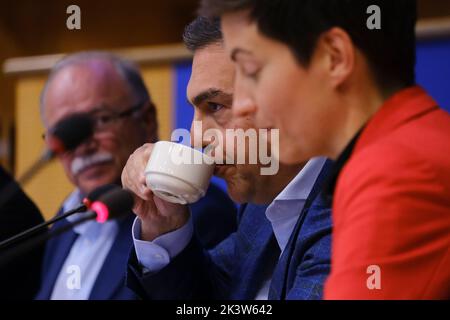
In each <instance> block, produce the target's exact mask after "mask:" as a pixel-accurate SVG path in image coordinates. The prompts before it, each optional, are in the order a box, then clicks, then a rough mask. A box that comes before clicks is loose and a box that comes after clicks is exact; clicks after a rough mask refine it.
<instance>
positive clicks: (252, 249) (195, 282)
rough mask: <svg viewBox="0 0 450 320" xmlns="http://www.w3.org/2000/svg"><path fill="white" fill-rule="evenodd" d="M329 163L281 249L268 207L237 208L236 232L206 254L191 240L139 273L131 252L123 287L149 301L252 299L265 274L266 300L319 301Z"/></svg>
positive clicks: (325, 269)
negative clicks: (155, 267) (157, 267)
mask: <svg viewBox="0 0 450 320" xmlns="http://www.w3.org/2000/svg"><path fill="white" fill-rule="evenodd" d="M330 167H331V163H330V162H327V163H326V165H325V166H324V168H323V169H322V172H321V173H320V175H319V177H318V179H317V181H316V183H315V185H314V188H313V190H312V191H311V193H310V195H309V197H308V200H307V201H306V204H305V206H304V208H303V210H302V212H301V214H300V216H299V219H298V221H297V223H296V226H295V228H294V231H293V233H292V235H291V237H290V240H289V242H288V244H287V246H286V249H285V250H284V252H283V254H282V256H281V257H280V256H279V253H280V249H279V247H278V244H277V243H276V239H275V236H274V234H273V230H272V226H271V224H270V222H269V221H268V220H267V218H266V216H265V210H266V206H255V205H246V206H243V207H241V210H240V214H239V219H240V221H239V226H238V230H237V231H236V232H235V233H233V234H232V235H230V236H229V237H228V238H227V239H225V240H224V241H223V242H222V243H220V244H219V245H218V246H217V247H215V248H214V249H212V250H210V251H209V252H207V251H205V250H204V249H203V248H202V247H201V245H200V244H199V242H198V241H197V240H196V239H195V238H193V239H192V241H191V242H190V243H189V245H188V246H187V247H186V249H185V250H184V251H182V252H181V253H180V254H179V255H178V256H177V257H175V258H174V259H173V260H172V261H171V263H170V264H169V265H168V266H166V267H165V268H164V269H163V270H161V271H160V272H158V273H155V274H143V273H142V270H141V268H140V267H139V265H138V261H137V258H136V254H135V252H134V250H132V251H131V255H130V261H129V270H128V279H127V285H128V286H129V287H130V288H131V289H132V290H133V291H135V292H136V294H138V295H139V296H140V297H142V298H147V299H164V300H165V299H242V300H245V299H254V298H255V296H256V294H257V292H258V290H259V289H260V286H261V285H262V283H263V281H264V280H265V279H266V278H267V272H268V271H269V272H270V271H271V269H270V268H271V267H273V266H274V265H276V267H275V270H274V272H273V274H272V282H271V288H270V292H269V299H320V298H321V297H322V289H323V283H324V281H325V279H326V277H327V275H328V273H329V271H330V247H331V230H332V225H331V210H330V203H329V201H328V200H327V199H326V198H324V197H322V193H321V191H322V186H323V184H324V182H325V180H326V178H327V176H328V175H329V171H330Z"/></svg>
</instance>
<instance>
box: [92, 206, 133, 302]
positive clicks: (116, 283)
mask: <svg viewBox="0 0 450 320" xmlns="http://www.w3.org/2000/svg"><path fill="white" fill-rule="evenodd" d="M134 218H135V215H134V214H130V215H129V216H128V217H126V218H125V220H123V221H121V222H120V225H119V232H118V234H117V236H116V240H115V241H114V243H113V245H112V247H111V249H110V250H109V253H108V256H107V257H106V259H105V262H104V263H103V266H102V268H101V269H100V273H99V275H98V276H97V279H96V281H95V284H94V286H93V288H92V291H91V294H90V296H89V299H90V300H107V299H112V298H113V296H114V294H115V293H116V292H117V291H118V290H120V289H121V288H122V287H125V276H126V270H127V263H128V256H129V252H130V249H131V247H132V244H133V239H132V236H131V227H132V225H133V221H134Z"/></svg>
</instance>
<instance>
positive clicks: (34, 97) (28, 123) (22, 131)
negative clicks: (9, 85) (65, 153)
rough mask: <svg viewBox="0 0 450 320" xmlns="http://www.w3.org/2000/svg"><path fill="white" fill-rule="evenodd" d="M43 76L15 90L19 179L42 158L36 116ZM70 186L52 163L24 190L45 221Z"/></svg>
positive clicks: (21, 83) (20, 82)
mask: <svg viewBox="0 0 450 320" xmlns="http://www.w3.org/2000/svg"><path fill="white" fill-rule="evenodd" d="M44 81H45V76H41V77H28V78H23V79H19V80H18V81H17V86H16V172H17V174H16V175H17V176H20V175H21V174H22V173H23V172H24V170H25V169H26V168H27V167H28V166H30V165H31V164H32V162H33V161H34V160H35V159H36V158H38V157H39V156H40V155H41V152H42V150H43V148H44V142H43V141H42V138H41V134H42V132H43V131H44V128H43V126H42V124H41V119H40V115H39V95H40V92H41V90H42V88H43V86H44ZM72 188H73V187H72V186H71V184H70V183H69V181H68V180H67V178H66V175H65V173H64V171H63V169H62V166H61V165H60V164H59V163H58V162H57V161H54V162H52V163H51V164H50V165H49V166H47V167H46V168H44V169H43V170H42V171H41V172H40V173H38V174H37V175H36V176H35V177H34V178H33V179H32V180H31V181H30V182H29V183H28V184H27V185H26V186H25V187H24V189H25V191H26V192H27V193H28V195H29V196H30V197H31V199H32V200H33V201H34V202H35V203H36V205H37V206H38V207H39V209H40V210H41V212H42V214H43V215H44V216H45V218H47V219H48V218H50V217H52V216H53V215H54V214H55V213H56V211H57V210H58V208H59V206H60V204H61V202H62V200H63V199H64V198H65V197H66V196H67V195H68V194H69V193H70V191H71V190H72Z"/></svg>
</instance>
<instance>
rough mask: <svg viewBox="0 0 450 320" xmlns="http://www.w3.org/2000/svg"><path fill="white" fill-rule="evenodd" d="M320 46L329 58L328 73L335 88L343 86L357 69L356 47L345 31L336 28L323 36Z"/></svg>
mask: <svg viewBox="0 0 450 320" xmlns="http://www.w3.org/2000/svg"><path fill="white" fill-rule="evenodd" d="M318 46H320V47H321V50H322V52H323V53H324V54H325V55H326V57H327V69H328V70H327V72H328V74H329V76H330V79H331V84H332V85H333V86H334V87H339V86H341V85H343V84H344V83H345V82H346V81H347V80H348V79H349V78H350V76H351V75H352V73H353V72H354V69H355V58H356V55H355V45H354V44H353V41H352V39H351V38H350V36H349V35H348V33H347V32H345V31H344V30H343V29H341V28H338V27H334V28H331V29H330V30H328V31H326V32H325V33H324V34H322V35H321V37H320V39H319V43H318Z"/></svg>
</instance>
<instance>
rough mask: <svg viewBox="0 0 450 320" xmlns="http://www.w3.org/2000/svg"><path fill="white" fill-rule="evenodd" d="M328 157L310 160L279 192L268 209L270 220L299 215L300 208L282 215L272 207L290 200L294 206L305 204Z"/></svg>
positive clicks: (267, 214) (267, 215)
mask: <svg viewBox="0 0 450 320" xmlns="http://www.w3.org/2000/svg"><path fill="white" fill-rule="evenodd" d="M325 162H326V158H323V157H318V158H313V159H311V160H309V161H308V163H307V164H306V165H305V166H304V167H303V169H302V170H300V172H299V173H298V174H297V175H296V176H295V178H294V179H292V180H291V182H289V184H288V185H287V186H286V187H285V188H284V189H283V190H282V191H281V192H280V193H279V194H278V196H277V197H276V198H275V199H274V200H273V201H272V203H271V204H270V205H269V207H268V208H267V209H268V210H266V217H267V219H269V221H271V222H273V221H276V220H279V219H283V217H290V216H293V215H299V214H300V212H299V210H295V209H294V210H287V211H286V212H283V215H280V214H279V212H278V210H271V209H270V208H271V207H273V206H275V204H276V203H280V202H290V203H291V204H292V205H293V206H294V205H295V204H298V205H303V204H304V202H305V201H306V199H308V196H309V194H310V193H311V190H312V188H313V186H314V184H315V183H316V180H317V177H318V176H319V174H320V172H321V170H322V168H323V166H324V164H325Z"/></svg>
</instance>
